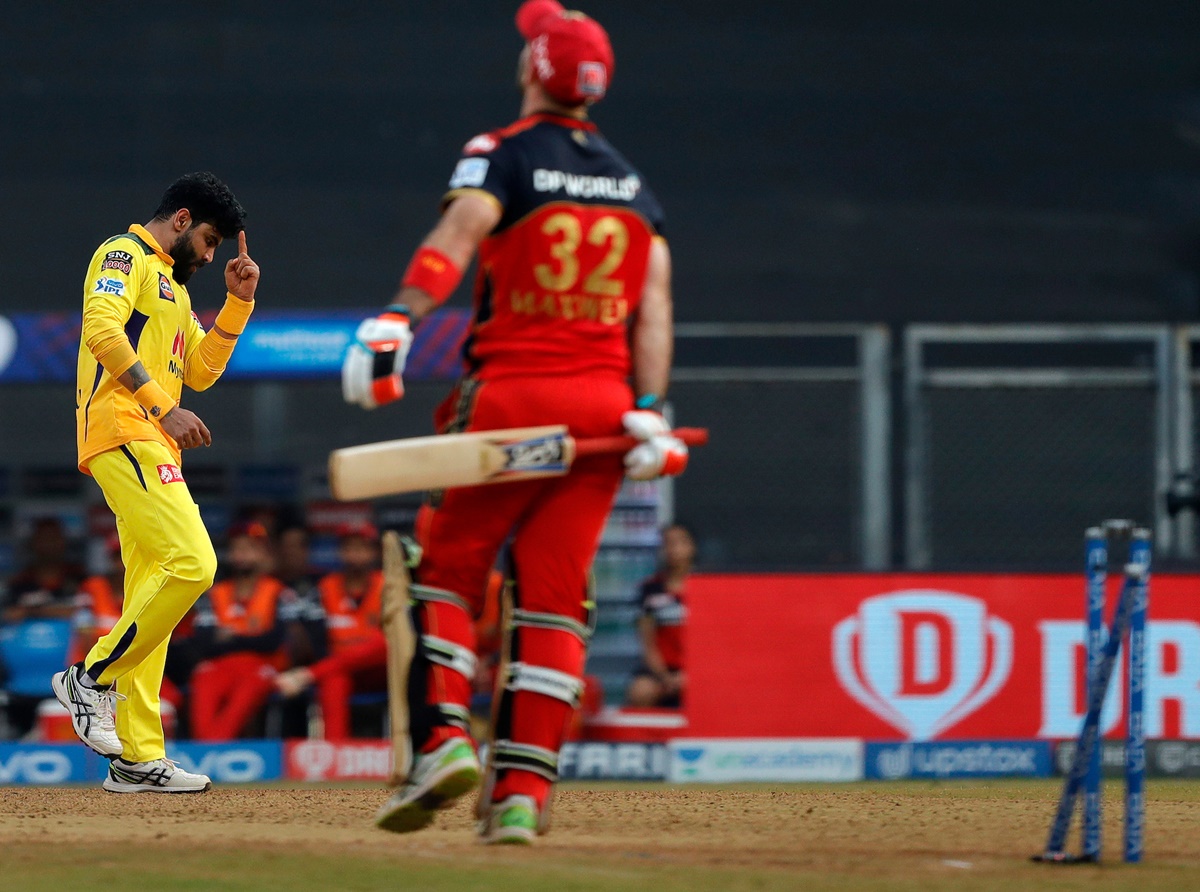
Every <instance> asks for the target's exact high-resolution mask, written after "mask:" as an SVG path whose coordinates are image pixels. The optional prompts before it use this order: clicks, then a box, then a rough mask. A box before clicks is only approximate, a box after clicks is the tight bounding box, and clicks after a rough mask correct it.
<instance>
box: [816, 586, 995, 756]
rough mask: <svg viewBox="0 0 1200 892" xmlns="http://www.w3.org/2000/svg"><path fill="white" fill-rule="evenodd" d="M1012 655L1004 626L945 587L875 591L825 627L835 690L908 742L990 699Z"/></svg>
mask: <svg viewBox="0 0 1200 892" xmlns="http://www.w3.org/2000/svg"><path fill="white" fill-rule="evenodd" d="M1012 658H1013V633H1012V626H1010V625H1009V624H1008V623H1006V622H1005V621H1004V620H1002V619H999V618H998V617H994V616H991V617H989V616H988V615H987V607H986V605H985V604H984V602H983V601H981V600H979V599H978V598H970V597H967V596H966V595H960V594H953V593H950V592H941V591H934V590H927V589H911V590H907V591H899V592H891V593H889V594H884V595H875V596H874V597H871V598H867V599H866V600H864V601H863V602H862V603H861V604H860V605H859V607H858V613H856V614H854V615H853V616H849V617H847V618H846V619H844V620H842V621H841V622H840V623H838V624H837V625H836V626H835V627H834V629H833V661H834V670H835V671H836V672H837V677H838V681H839V682H841V684H842V687H843V688H845V689H846V691H847V692H848V693H849V694H850V695H851V696H852V697H853V698H854V699H855V700H857V701H858V702H859V703H861V704H862V705H863V706H865V707H866V708H867V709H869V710H871V712H873V713H875V715H877V716H879V717H880V718H881V719H883V720H884V721H886V722H887V723H888V724H890V725H893V726H895V727H896V728H897V729H898V730H899V731H901V732H902V733H904V734H905V735H907V737H908V738H909V739H911V740H931V739H933V738H934V737H936V736H937V735H938V734H940V733H941V732H942V731H944V730H946V729H947V728H949V727H950V726H951V725H954V724H955V723H957V722H959V721H961V720H962V719H963V718H965V717H966V716H968V715H970V714H971V713H972V712H974V711H975V710H977V709H978V708H979V707H980V706H982V705H983V704H984V703H986V702H987V701H988V700H990V699H991V698H992V697H993V696H995V694H996V692H997V691H999V690H1000V688H1001V687H1003V686H1004V683H1005V682H1006V681H1007V680H1008V676H1009V673H1010V672H1011V670H1012Z"/></svg>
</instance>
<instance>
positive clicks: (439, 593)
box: [408, 585, 471, 615]
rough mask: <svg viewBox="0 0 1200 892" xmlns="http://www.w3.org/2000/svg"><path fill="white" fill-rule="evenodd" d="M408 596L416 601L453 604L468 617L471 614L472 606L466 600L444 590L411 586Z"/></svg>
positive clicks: (424, 586) (425, 586) (427, 586)
mask: <svg viewBox="0 0 1200 892" xmlns="http://www.w3.org/2000/svg"><path fill="white" fill-rule="evenodd" d="M408 594H409V597H411V598H412V599H413V600H414V601H438V602H440V603H442V604H452V605H454V606H455V607H458V608H460V609H461V610H463V611H464V612H465V613H466V614H467V615H470V613H471V606H470V605H469V604H468V603H467V602H466V600H465V599H463V598H460V597H459V596H458V595H456V594H455V593H454V592H452V591H447V590H446V589H444V588H434V587H433V586H430V585H410V586H409V587H408Z"/></svg>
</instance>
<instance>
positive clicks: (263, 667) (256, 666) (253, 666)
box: [191, 651, 276, 741]
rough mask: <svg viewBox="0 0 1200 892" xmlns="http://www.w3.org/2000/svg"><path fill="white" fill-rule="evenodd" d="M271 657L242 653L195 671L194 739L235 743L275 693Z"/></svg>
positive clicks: (220, 658)
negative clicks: (231, 741)
mask: <svg viewBox="0 0 1200 892" xmlns="http://www.w3.org/2000/svg"><path fill="white" fill-rule="evenodd" d="M275 675H276V670H275V666H274V663H273V661H272V659H271V657H268V656H266V655H264V654H259V653H250V652H247V651H242V652H240V653H231V654H225V655H224V656H221V657H216V658H215V659H212V660H205V661H204V662H202V663H200V664H199V665H198V666H196V668H195V669H194V670H193V671H192V690H191V718H192V736H193V737H194V738H195V739H196V740H207V741H223V740H233V739H235V738H236V737H238V735H240V734H241V733H242V729H243V728H245V726H246V724H247V723H248V722H249V721H250V720H251V719H252V718H254V716H255V715H257V714H258V711H259V710H260V709H262V707H263V704H264V703H266V702H267V700H268V699H269V698H270V696H271V692H272V691H274V690H275Z"/></svg>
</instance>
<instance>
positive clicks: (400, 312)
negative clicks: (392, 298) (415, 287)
mask: <svg viewBox="0 0 1200 892" xmlns="http://www.w3.org/2000/svg"><path fill="white" fill-rule="evenodd" d="M379 315H380V317H381V318H382V317H387V316H399V317H401V318H402V319H403V320H404V321H405V322H407V323H409V325H410V326H411V324H412V310H411V309H410V308H409V306H408V304H388V305H387V306H386V307H384V308H383V312H382V313H380V314H379Z"/></svg>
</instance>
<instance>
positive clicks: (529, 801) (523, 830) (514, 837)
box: [483, 794, 538, 846]
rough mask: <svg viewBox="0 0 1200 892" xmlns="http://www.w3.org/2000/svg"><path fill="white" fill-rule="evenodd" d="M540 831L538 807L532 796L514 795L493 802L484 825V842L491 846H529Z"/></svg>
mask: <svg viewBox="0 0 1200 892" xmlns="http://www.w3.org/2000/svg"><path fill="white" fill-rule="evenodd" d="M537 833H538V807H537V802H536V801H534V799H533V797H532V796H519V795H516V794H514V795H512V796H509V797H508V798H507V799H505V800H504V801H503V802H494V803H492V811H491V814H490V815H489V816H488V820H487V824H486V826H485V827H484V832H483V843H484V845H489V846H527V845H531V844H532V843H533V838H534V837H535V836H537Z"/></svg>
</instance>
